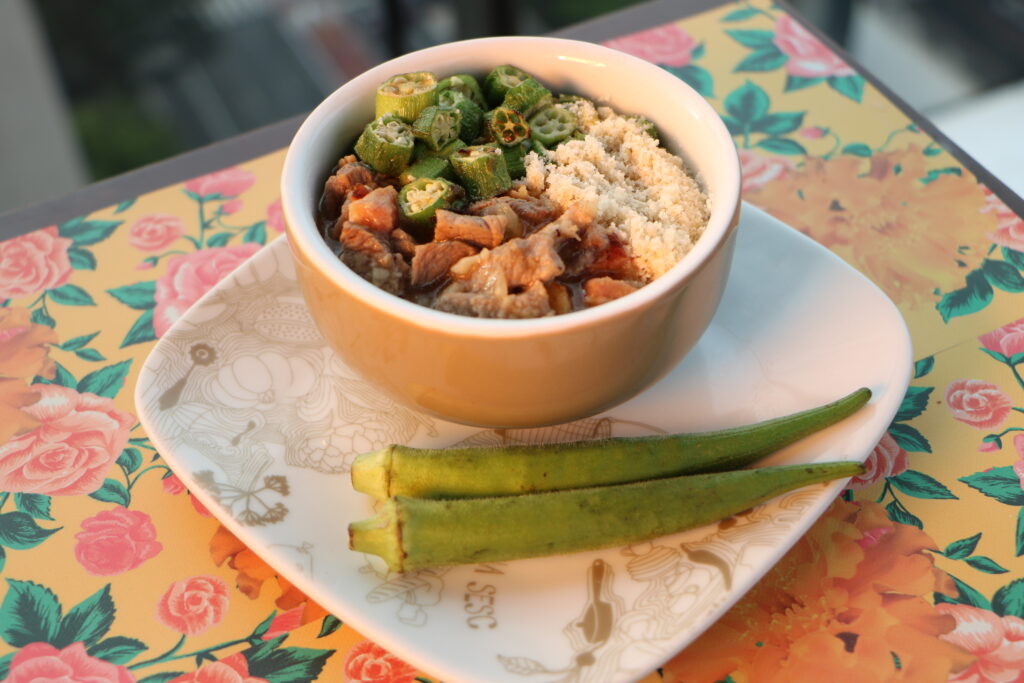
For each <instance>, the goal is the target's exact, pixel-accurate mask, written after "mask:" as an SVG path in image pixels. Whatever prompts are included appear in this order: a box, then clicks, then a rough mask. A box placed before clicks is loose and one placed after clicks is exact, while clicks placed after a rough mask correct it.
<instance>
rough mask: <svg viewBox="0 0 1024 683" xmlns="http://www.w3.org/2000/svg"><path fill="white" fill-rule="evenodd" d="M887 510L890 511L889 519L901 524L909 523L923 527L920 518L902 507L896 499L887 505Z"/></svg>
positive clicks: (919, 527)
mask: <svg viewBox="0 0 1024 683" xmlns="http://www.w3.org/2000/svg"><path fill="white" fill-rule="evenodd" d="M885 511H886V512H887V513H889V519H891V520H892V521H894V522H898V523H900V524H909V525H910V526H916V527H917V528H918V529H923V528H924V524H923V523H922V522H921V520H920V519H918V518H917V517H915V516H914V515H913V514H911V513H910V512H908V511H907V510H906V509H904V508H902V507H900V505H899V503H897V502H896V501H895V500H894V501H892V502H891V503H889V504H888V505H886V506H885Z"/></svg>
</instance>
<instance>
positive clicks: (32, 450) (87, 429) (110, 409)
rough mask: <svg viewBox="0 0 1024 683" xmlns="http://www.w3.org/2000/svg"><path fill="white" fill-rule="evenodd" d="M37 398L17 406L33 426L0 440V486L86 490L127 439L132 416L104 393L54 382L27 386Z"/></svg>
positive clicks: (96, 484) (99, 480) (95, 485)
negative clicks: (30, 419) (31, 421)
mask: <svg viewBox="0 0 1024 683" xmlns="http://www.w3.org/2000/svg"><path fill="white" fill-rule="evenodd" d="M33 388H34V389H36V390H37V391H38V392H39V394H40V397H39V400H38V401H37V402H36V403H34V404H32V405H30V406H26V407H25V408H23V409H22V410H24V411H25V412H26V413H28V414H29V415H30V416H31V417H33V418H35V419H36V420H37V421H39V423H40V424H39V426H38V427H36V428H35V429H33V430H31V431H29V432H26V433H24V434H22V435H20V436H17V437H15V438H13V439H11V440H10V441H8V442H7V443H5V444H3V445H0V491H17V492H19V493H43V494H46V495H50V496H77V495H83V494H89V493H92V492H93V491H96V490H97V489H99V488H100V486H102V485H103V479H104V478H105V475H106V472H107V470H108V469H109V468H110V466H111V465H112V464H113V463H114V461H115V460H116V459H117V457H118V456H119V455H121V451H122V450H124V447H125V446H126V445H127V444H128V432H129V430H130V429H131V428H132V425H134V424H135V418H134V417H133V416H132V415H130V414H128V413H126V412H123V411H121V410H118V409H117V408H115V407H114V402H113V401H111V400H110V399H109V398H104V397H101V396H96V395H95V394H88V393H84V394H80V393H78V392H77V391H75V390H74V389H68V388H66V387H62V386H58V385H56V384H36V385H34V386H33Z"/></svg>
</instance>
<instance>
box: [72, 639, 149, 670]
mask: <svg viewBox="0 0 1024 683" xmlns="http://www.w3.org/2000/svg"><path fill="white" fill-rule="evenodd" d="M148 649H149V648H148V647H146V644H145V643H143V642H142V641H141V640H135V639H134V638H126V637H124V636H112V637H110V638H107V639H106V640H101V641H100V642H98V643H96V644H95V645H93V646H92V647H90V648H89V649H88V650H86V652H88V653H89V654H90V655H92V656H93V657H96V658H97V659H102V660H103V661H105V662H110V663H111V664H127V663H128V662H130V661H132V660H133V659H135V657H137V656H138V655H140V654H141V653H143V652H145V651H146V650H148Z"/></svg>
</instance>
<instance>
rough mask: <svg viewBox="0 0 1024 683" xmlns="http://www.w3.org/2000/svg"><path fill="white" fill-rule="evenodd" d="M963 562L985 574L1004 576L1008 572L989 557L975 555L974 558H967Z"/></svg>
mask: <svg viewBox="0 0 1024 683" xmlns="http://www.w3.org/2000/svg"><path fill="white" fill-rule="evenodd" d="M965 562H967V564H969V565H971V566H972V567H974V568H975V569H977V570H978V571H981V572H985V573H986V574H1005V573H1006V572H1008V571H1009V569H1006V568H1005V567H1003V566H1001V565H1000V564H999V563H998V562H996V561H995V560H993V559H992V558H990V557H985V556H984V555H977V556H975V557H968V558H967V559H966V560H965Z"/></svg>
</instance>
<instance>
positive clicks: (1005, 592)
mask: <svg viewBox="0 0 1024 683" xmlns="http://www.w3.org/2000/svg"><path fill="white" fill-rule="evenodd" d="M992 611H993V612H995V613H996V614H998V615H999V616H1001V617H1005V616H1014V617H1018V618H1021V619H1024V579H1016V580H1014V581H1011V582H1010V583H1008V584H1006V585H1005V586H1003V587H1002V588H1000V589H999V590H997V591H996V594H995V595H993V596H992Z"/></svg>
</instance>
